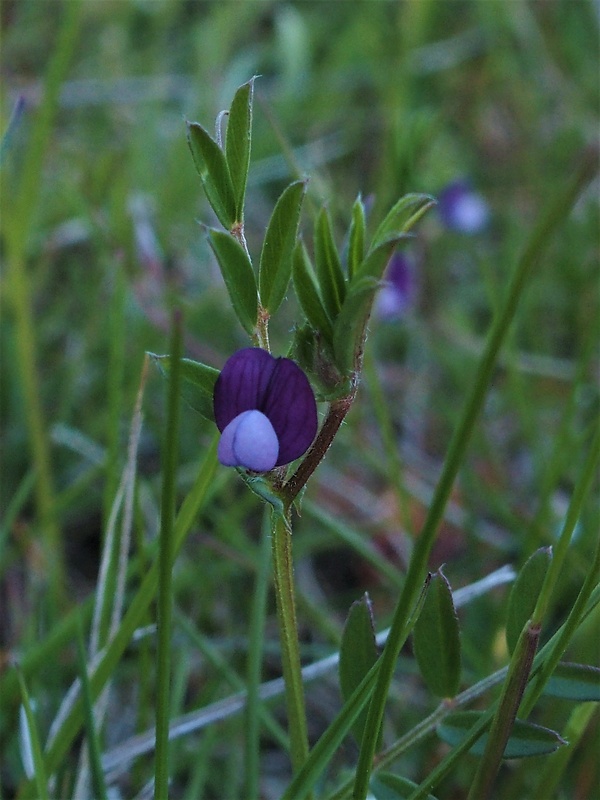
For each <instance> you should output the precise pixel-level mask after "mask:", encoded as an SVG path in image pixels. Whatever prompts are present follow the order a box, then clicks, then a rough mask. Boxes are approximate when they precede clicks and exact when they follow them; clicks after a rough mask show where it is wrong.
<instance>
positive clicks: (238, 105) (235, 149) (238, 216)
mask: <svg viewBox="0 0 600 800" xmlns="http://www.w3.org/2000/svg"><path fill="white" fill-rule="evenodd" d="M254 80H255V78H252V80H249V81H248V82H247V83H244V84H243V85H242V86H240V87H239V89H238V90H237V92H236V93H235V96H234V98H233V100H232V102H231V108H230V109H229V119H228V121H227V134H226V138H225V157H226V160H227V166H228V168H229V174H230V176H231V185H232V189H233V197H234V208H235V220H236V221H237V222H241V221H242V220H243V215H244V198H245V196H246V183H247V181H248V169H249V166H250V146H251V140H252V100H253V97H254Z"/></svg>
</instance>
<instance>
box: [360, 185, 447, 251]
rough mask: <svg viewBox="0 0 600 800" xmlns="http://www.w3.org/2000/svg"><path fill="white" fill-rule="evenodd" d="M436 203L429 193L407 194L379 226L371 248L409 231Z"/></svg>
mask: <svg viewBox="0 0 600 800" xmlns="http://www.w3.org/2000/svg"><path fill="white" fill-rule="evenodd" d="M435 203H436V201H435V198H433V197H431V195H428V194H405V195H404V197H401V198H400V200H398V202H397V203H396V205H395V206H394V207H393V208H392V209H391V210H390V211H389V212H388V214H387V216H386V217H385V219H384V220H383V222H382V223H381V224H380V226H379V227H378V228H377V231H376V232H375V236H374V237H373V241H372V242H371V250H374V249H375V248H377V247H380V246H381V245H382V244H385V243H386V242H389V241H393V240H395V239H397V238H398V236H399V235H400V234H403V233H407V232H408V231H409V230H410V229H411V228H412V227H413V225H415V224H416V223H417V222H418V221H419V220H420V219H421V217H422V216H423V215H424V214H425V213H426V212H427V211H428V210H429V209H430V208H431V207H432V206H434V205H435Z"/></svg>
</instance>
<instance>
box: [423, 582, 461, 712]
mask: <svg viewBox="0 0 600 800" xmlns="http://www.w3.org/2000/svg"><path fill="white" fill-rule="evenodd" d="M413 647H414V653H415V658H416V659H417V664H418V665H419V670H420V671H421V675H422V676H423V680H424V681H425V683H426V684H427V686H428V688H429V690H430V691H431V692H433V694H436V695H438V697H454V695H455V694H456V692H457V691H458V685H459V683H460V630H459V627H458V617H457V616H456V611H455V609H454V602H453V600H452V590H451V588H450V584H449V583H448V581H447V580H446V577H445V575H444V573H443V572H442V570H441V569H439V570H438V571H437V573H435V574H434V575H433V577H432V580H431V583H430V585H429V589H428V591H427V594H426V596H425V602H424V603H423V608H422V609H421V613H420V614H419V617H418V619H417V621H416V623H415V627H414V630H413Z"/></svg>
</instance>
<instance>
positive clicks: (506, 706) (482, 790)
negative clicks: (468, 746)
mask: <svg viewBox="0 0 600 800" xmlns="http://www.w3.org/2000/svg"><path fill="white" fill-rule="evenodd" d="M540 630H541V629H540V626H539V625H527V626H526V627H525V628H524V629H523V631H522V632H521V635H520V637H519V641H518V642H517V646H516V648H515V652H514V654H513V657H512V660H511V663H510V667H509V670H508V675H507V677H506V681H505V683H504V688H503V690H502V695H501V696H500V701H499V703H498V707H497V709H496V712H495V714H494V719H493V720H492V725H491V728H490V731H489V735H488V739H487V742H486V745H485V749H484V751H483V755H482V757H481V761H480V762H479V767H478V769H477V772H476V773H475V778H474V779H473V783H472V784H471V788H470V791H469V795H468V798H467V800H485V798H487V797H489V795H490V792H491V790H492V785H493V783H494V780H495V778H496V775H497V773H498V769H499V767H500V761H501V760H502V754H503V753H504V748H505V747H506V743H507V741H508V737H509V736H510V732H511V730H512V726H513V723H514V721H515V717H516V716H517V711H518V710H519V705H520V703H521V699H522V697H523V692H524V691H525V686H526V685H527V681H528V679H529V675H530V672H531V666H532V664H533V659H534V656H535V651H536V649H537V645H538V642H539V639H540Z"/></svg>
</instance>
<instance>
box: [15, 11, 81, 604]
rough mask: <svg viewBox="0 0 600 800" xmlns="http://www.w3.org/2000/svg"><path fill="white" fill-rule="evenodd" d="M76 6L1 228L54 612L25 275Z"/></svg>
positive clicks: (53, 554)
mask: <svg viewBox="0 0 600 800" xmlns="http://www.w3.org/2000/svg"><path fill="white" fill-rule="evenodd" d="M80 10H81V2H80V0H73V2H71V3H67V4H66V5H65V6H64V17H63V20H62V24H61V26H60V29H59V33H58V39H57V42H56V46H55V49H54V53H53V55H52V57H51V59H50V62H49V65H48V69H47V72H46V80H45V82H44V92H43V100H42V104H41V106H40V109H39V111H38V113H37V117H36V120H35V124H33V125H32V126H31V129H32V138H31V142H30V145H29V148H28V152H27V158H26V159H25V160H24V171H23V176H22V180H21V185H20V187H19V190H18V192H17V194H16V199H15V203H14V206H13V210H12V213H11V214H10V219H9V220H8V224H7V228H6V263H7V284H8V286H7V295H8V297H9V300H10V302H11V305H12V311H13V313H14V317H15V327H16V331H15V343H16V349H17V353H16V364H17V369H18V371H19V377H20V380H21V384H22V391H23V400H24V406H25V415H26V421H27V428H28V438H29V446H30V449H31V454H32V460H33V464H34V466H35V474H36V485H35V498H36V506H37V513H38V517H39V522H40V530H41V536H42V539H43V546H44V551H45V558H46V561H47V571H48V581H49V585H50V602H51V605H52V607H53V609H54V611H58V609H60V608H61V607H63V606H64V604H65V599H66V598H65V586H66V581H65V564H64V552H63V542H62V534H61V531H60V527H59V525H58V523H57V520H56V516H55V509H54V481H53V477H52V459H51V455H50V444H49V441H48V433H47V426H46V421H45V415H44V411H43V408H42V402H41V397H42V392H41V381H40V377H39V373H38V368H37V360H38V356H37V343H36V335H35V329H36V324H35V314H34V308H33V292H32V285H33V283H32V281H31V279H30V277H29V275H28V270H27V260H26V250H27V237H28V235H29V230H30V228H31V224H32V221H33V217H34V213H35V210H36V208H37V201H38V197H39V183H40V180H41V174H42V168H43V163H44V157H45V154H46V150H47V148H48V144H49V141H50V137H51V131H52V127H53V124H54V119H55V116H56V111H57V108H58V100H59V92H60V87H61V83H62V81H63V79H64V76H65V74H66V72H67V69H68V66H69V63H70V61H71V57H72V55H73V51H74V49H75V44H76V40H77V35H78V31H79V17H80Z"/></svg>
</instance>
